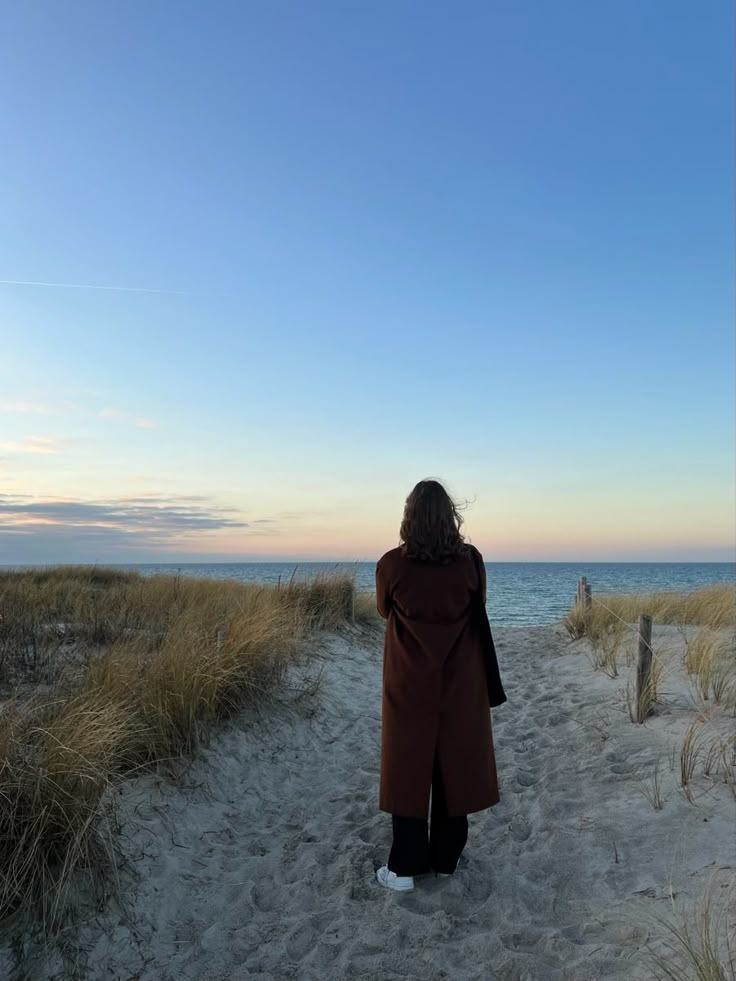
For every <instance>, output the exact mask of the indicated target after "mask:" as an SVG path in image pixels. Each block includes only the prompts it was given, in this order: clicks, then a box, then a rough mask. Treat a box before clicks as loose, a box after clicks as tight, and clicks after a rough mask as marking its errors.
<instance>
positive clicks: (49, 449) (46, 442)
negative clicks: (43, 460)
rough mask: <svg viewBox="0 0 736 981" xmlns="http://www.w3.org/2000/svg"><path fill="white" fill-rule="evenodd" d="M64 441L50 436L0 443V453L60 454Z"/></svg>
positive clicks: (29, 437)
mask: <svg viewBox="0 0 736 981" xmlns="http://www.w3.org/2000/svg"><path fill="white" fill-rule="evenodd" d="M63 448H64V441H63V440H60V439H53V438H52V437H48V436H27V437H26V438H25V439H22V440H10V441H7V442H0V451H3V452H5V453H60V452H61V450H62V449H63Z"/></svg>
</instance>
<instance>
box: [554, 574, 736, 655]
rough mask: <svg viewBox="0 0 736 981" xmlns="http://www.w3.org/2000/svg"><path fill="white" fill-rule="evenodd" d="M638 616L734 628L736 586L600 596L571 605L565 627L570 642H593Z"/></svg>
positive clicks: (660, 620)
mask: <svg viewBox="0 0 736 981" xmlns="http://www.w3.org/2000/svg"><path fill="white" fill-rule="evenodd" d="M640 613H647V614H649V616H651V618H652V620H653V621H654V622H655V623H660V624H662V623H669V624H676V625H682V624H694V625H696V626H701V627H710V628H711V629H712V630H723V629H725V628H728V627H736V586H734V585H732V584H730V583H723V584H718V585H715V586H705V587H703V588H702V589H696V590H695V591H694V592H692V593H676V592H667V591H665V592H660V593H602V594H600V595H599V596H595V595H594V596H593V601H592V603H591V604H590V605H588V606H586V607H582V606H580V605H578V604H576V605H575V606H573V607H572V608H571V609H570V611H569V612H568V614H567V617H566V619H565V625H566V627H567V630H568V633H569V634H570V636H571V637H573V638H574V639H577V638H579V637H588V638H590V639H591V641H595V639H596V638H599V637H601V636H602V635H605V634H606V633H607V631H608V630H609V629H610V628H611V627H613V626H614V624H616V623H621V622H623V623H624V624H636V622H637V621H638V619H639V614H640Z"/></svg>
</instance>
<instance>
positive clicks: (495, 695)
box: [472, 549, 507, 708]
mask: <svg viewBox="0 0 736 981" xmlns="http://www.w3.org/2000/svg"><path fill="white" fill-rule="evenodd" d="M472 556H473V565H474V566H475V571H476V572H477V573H478V586H479V589H478V597H477V600H476V602H475V604H474V617H475V621H476V623H477V625H478V632H479V634H480V639H481V646H482V648H483V660H484V662H485V666H486V682H487V684H488V704H489V705H490V706H491V708H496V707H497V706H498V705H503V703H504V702H505V701H506V700H507V699H506V692H505V691H504V690H503V685H502V684H501V674H500V672H499V670H498V659H497V657H496V645H495V644H494V643H493V634H492V633H491V624H490V621H489V619H488V612H487V611H486V605H485V602H484V601H483V595H482V593H481V591H480V584H481V583H482V581H483V579H482V576H481V570H480V568H479V564H478V558H477V556H478V552H476V551H475V549H473V550H472Z"/></svg>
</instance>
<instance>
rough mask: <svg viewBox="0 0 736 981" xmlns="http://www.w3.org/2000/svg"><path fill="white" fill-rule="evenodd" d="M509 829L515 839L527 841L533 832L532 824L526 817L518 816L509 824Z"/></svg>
mask: <svg viewBox="0 0 736 981" xmlns="http://www.w3.org/2000/svg"><path fill="white" fill-rule="evenodd" d="M509 830H510V831H511V837H512V838H513V839H514V841H526V840H527V838H528V837H529V835H530V834H531V833H532V826H531V824H530V823H529V822H528V821H527V820H526V818H523V817H518V818H514V820H513V822H512V823H511V824H510V825H509Z"/></svg>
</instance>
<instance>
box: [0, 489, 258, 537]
mask: <svg viewBox="0 0 736 981" xmlns="http://www.w3.org/2000/svg"><path fill="white" fill-rule="evenodd" d="M232 513H233V512H232V509H230V508H221V507H214V506H212V507H206V506H204V505H203V504H195V503H184V502H183V501H179V500H177V499H176V498H174V499H169V500H166V499H164V498H152V499H148V498H127V499H125V500H112V501H109V500H108V501H79V500H49V501H36V500H35V499H34V498H31V497H27V496H20V497H18V496H9V495H0V527H3V528H4V529H7V528H8V527H14V528H16V529H17V528H21V529H22V528H24V527H28V525H29V524H31V525H33V524H42V525H48V524H62V525H65V526H66V527H75V528H84V527H94V528H102V527H108V528H117V529H120V530H125V531H133V530H140V531H143V532H145V533H146V534H147V535H148V536H153V537H156V538H159V539H162V538H168V537H170V536H171V535H177V534H181V533H182V532H190V531H204V530H208V531H209V530H212V529H216V528H247V527H248V524H247V522H245V521H240V520H238V519H236V518H233V517H231V515H232Z"/></svg>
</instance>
